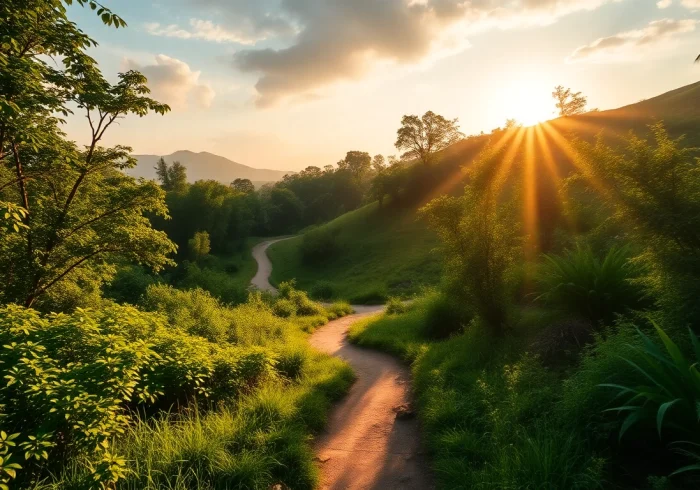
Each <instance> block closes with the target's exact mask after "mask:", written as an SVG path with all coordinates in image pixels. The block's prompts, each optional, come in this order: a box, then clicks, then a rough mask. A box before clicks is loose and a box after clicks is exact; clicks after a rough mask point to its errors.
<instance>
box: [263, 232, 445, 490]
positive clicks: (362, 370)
mask: <svg viewBox="0 0 700 490" xmlns="http://www.w3.org/2000/svg"><path fill="white" fill-rule="evenodd" d="M284 239H286V238H282V239H275V240H269V241H266V242H263V243H260V244H258V245H256V246H255V247H254V248H253V256H254V257H255V260H256V261H257V262H258V273H257V274H256V276H255V278H254V279H253V281H252V284H253V285H254V286H255V287H258V288H260V289H264V290H266V291H273V292H274V291H275V288H274V287H273V286H272V285H271V284H270V282H269V276H270V273H271V272H272V264H271V263H270V260H269V258H268V257H267V253H266V251H267V248H268V247H269V246H270V245H272V244H273V243H275V242H278V241H280V240H284ZM353 308H354V309H355V311H356V314H354V315H350V316H346V317H344V318H340V319H338V320H335V321H332V322H330V323H328V324H327V325H326V326H324V327H322V328H320V329H318V330H317V331H316V332H315V333H314V334H313V335H312V336H311V339H310V342H311V345H312V346H313V347H315V348H316V349H318V350H321V351H323V352H326V353H328V354H331V355H334V356H337V357H340V358H341V359H344V360H346V361H347V362H348V363H349V364H350V365H351V366H352V368H353V369H354V371H355V374H356V375H357V381H356V382H355V384H354V385H353V386H352V388H351V389H350V392H349V393H348V395H347V396H346V397H345V398H344V399H343V400H341V401H340V402H339V403H338V404H337V405H336V406H335V408H334V409H333V410H332V411H331V414H330V416H329V420H328V424H327V427H326V430H325V431H324V432H323V433H321V434H320V435H319V436H318V438H317V439H316V442H315V445H314V448H315V451H316V455H317V458H316V459H317V461H318V464H319V467H320V469H321V488H323V489H332V490H341V489H343V490H344V489H353V490H369V489H376V490H390V489H391V490H393V489H396V490H398V489H401V490H430V489H432V488H433V484H432V481H431V478H430V473H429V471H428V466H427V464H426V461H425V457H424V455H423V453H422V452H421V441H420V431H419V427H418V421H417V420H416V419H415V417H413V416H412V414H411V412H410V403H411V384H410V382H411V377H410V373H409V371H408V369H407V368H406V367H405V366H403V365H402V364H401V363H399V362H398V361H397V360H396V359H394V358H393V357H391V356H389V355H388V354H384V353H382V352H377V351H372V350H367V349H363V348H360V347H357V346H355V345H353V344H350V343H349V342H348V340H347V331H348V328H349V327H350V325H352V324H353V323H355V322H356V321H358V320H360V319H362V318H366V317H367V316H371V315H373V314H376V313H378V312H380V311H382V309H383V306H354V307H353ZM407 407H409V410H408V411H406V408H407Z"/></svg>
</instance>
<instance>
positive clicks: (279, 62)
mask: <svg viewBox="0 0 700 490" xmlns="http://www.w3.org/2000/svg"><path fill="white" fill-rule="evenodd" d="M191 1H194V0H191ZM204 1H205V3H207V4H208V5H210V6H216V7H217V8H218V9H219V10H221V11H222V12H223V11H228V12H229V13H233V12H241V10H240V3H241V2H234V4H236V6H235V7H234V8H230V9H228V10H227V9H226V5H227V4H228V2H227V1H225V0H204ZM610 1H617V0H471V1H470V0H382V1H377V0H353V1H352V2H350V1H348V0H279V9H278V10H277V12H278V15H277V17H274V18H276V19H278V20H280V19H282V20H280V22H282V24H281V25H283V26H286V27H287V28H291V29H296V32H297V35H296V36H295V38H294V39H293V41H292V42H291V43H290V44H289V45H287V46H285V47H282V48H277V49H273V48H259V49H247V50H243V51H239V52H238V53H236V54H235V55H234V57H233V64H234V66H236V67H237V68H238V69H240V70H241V71H243V72H249V73H256V74H258V75H259V79H258V82H257V84H256V90H257V94H258V99H257V104H258V105H259V106H263V107H264V106H269V105H273V104H275V103H277V102H279V101H280V100H283V99H285V98H288V97H291V96H304V95H308V94H310V93H311V94H313V93H315V91H317V90H318V89H322V88H323V87H326V86H328V85H331V84H333V83H335V82H339V81H343V80H358V79H360V78H363V77H365V76H367V75H368V74H369V73H370V72H372V70H373V69H376V68H377V67H378V66H383V65H384V64H386V63H394V64H400V65H416V64H419V63H423V62H425V61H426V60H434V59H436V58H438V57H440V56H444V55H445V54H449V53H454V52H456V51H460V50H463V49H465V48H466V47H467V46H468V42H467V40H466V36H467V35H469V34H473V33H475V32H478V31H480V30H485V29H490V28H511V27H522V26H532V25H544V24H548V23H551V22H554V21H556V20H557V19H558V18H560V17H561V16H563V15H567V14H569V13H572V12H575V11H580V10H593V9H595V8H598V7H600V6H601V5H603V4H605V3H609V2H610ZM261 3H265V2H264V1H263V2H261ZM272 11H274V10H272V9H271V7H270V5H269V4H268V7H267V8H265V9H262V10H259V11H258V12H257V13H258V14H264V15H263V16H262V17H261V18H262V19H263V21H265V22H267V21H269V19H270V15H272V14H270V12H272ZM280 12H281V13H280ZM244 18H245V20H246V22H248V23H249V24H250V25H252V26H256V22H257V21H256V17H255V16H248V17H245V16H244ZM285 21H286V23H285ZM264 25H265V24H264V23H262V24H260V25H259V26H258V28H260V29H262V28H263V26H264ZM295 98H298V97H295Z"/></svg>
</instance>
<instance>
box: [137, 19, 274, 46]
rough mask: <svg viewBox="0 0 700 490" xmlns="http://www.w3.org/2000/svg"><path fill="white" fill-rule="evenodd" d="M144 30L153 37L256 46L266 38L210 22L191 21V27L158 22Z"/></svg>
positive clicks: (145, 26)
mask: <svg viewBox="0 0 700 490" xmlns="http://www.w3.org/2000/svg"><path fill="white" fill-rule="evenodd" d="M144 29H145V30H146V32H147V33H149V34H151V35H152V36H163V37H176V38H179V39H202V40H204V41H212V42H217V43H238V44H255V43H256V42H258V41H261V40H263V39H264V38H265V36H264V35H254V34H252V33H246V32H244V31H242V30H229V29H226V28H225V27H222V26H220V25H218V24H214V23H213V22H212V21H210V20H202V19H190V27H189V29H188V28H182V27H180V26H178V25H177V24H170V25H161V24H159V23H157V22H152V23H148V24H144Z"/></svg>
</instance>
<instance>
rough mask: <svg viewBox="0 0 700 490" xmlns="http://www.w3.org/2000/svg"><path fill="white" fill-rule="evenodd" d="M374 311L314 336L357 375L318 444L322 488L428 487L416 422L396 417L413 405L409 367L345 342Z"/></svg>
mask: <svg viewBox="0 0 700 490" xmlns="http://www.w3.org/2000/svg"><path fill="white" fill-rule="evenodd" d="M367 308H368V307H365V311H367ZM369 308H373V309H374V312H376V311H379V310H381V307H369ZM371 311H372V310H370V312H368V313H367V312H366V313H362V314H357V315H351V316H348V317H345V318H341V319H339V320H336V321H333V322H331V323H329V324H328V325H326V326H325V327H322V328H320V329H319V330H317V331H316V333H314V334H313V335H312V336H311V345H313V346H314V347H315V348H317V349H319V350H321V351H324V352H327V353H329V354H332V355H334V356H337V357H340V358H342V359H345V360H346V361H347V362H349V363H350V365H351V366H352V367H353V369H354V370H355V374H356V375H357V381H356V382H355V384H354V385H353V386H352V388H351V389H350V393H349V394H348V395H347V396H346V397H345V398H344V399H343V400H342V401H341V402H340V403H338V405H337V406H336V407H335V408H334V409H333V411H332V412H331V415H330V417H329V420H328V426H327V427H326V430H325V432H324V433H322V434H321V435H320V436H319V437H318V439H317V441H316V444H315V449H316V454H317V455H318V460H319V462H320V464H321V488H324V489H333V490H340V489H357V490H360V489H363V490H364V489H377V490H379V489H382V490H384V489H406V490H411V489H414V490H423V489H430V488H432V485H431V482H430V480H429V476H428V475H429V473H428V468H427V464H426V462H425V458H424V456H423V454H422V453H421V444H420V436H419V434H420V433H419V427H418V422H417V420H416V419H415V418H412V417H407V418H404V417H399V418H397V414H396V409H397V408H399V407H402V406H405V405H407V404H410V398H411V385H410V375H409V372H408V369H407V368H406V367H404V366H403V365H401V364H400V363H399V362H398V361H397V360H396V359H394V358H393V357H391V356H389V355H388V354H384V353H381V352H377V351H372V350H367V349H362V348H360V347H357V346H355V345H352V344H350V343H349V342H348V340H347V336H346V334H347V331H348V328H349V327H350V325H352V324H353V323H354V322H356V321H357V320H359V319H361V318H363V317H366V316H368V315H372V312H371Z"/></svg>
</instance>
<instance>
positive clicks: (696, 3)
mask: <svg viewBox="0 0 700 490" xmlns="http://www.w3.org/2000/svg"><path fill="white" fill-rule="evenodd" d="M681 5H683V6H684V7H685V8H687V9H690V10H700V0H682V1H681Z"/></svg>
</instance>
